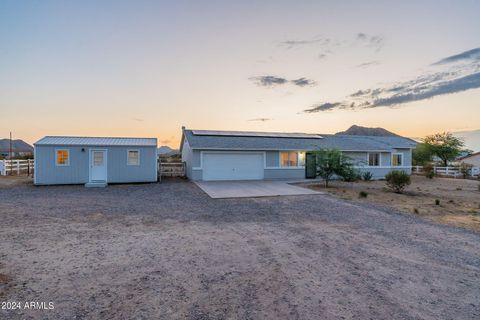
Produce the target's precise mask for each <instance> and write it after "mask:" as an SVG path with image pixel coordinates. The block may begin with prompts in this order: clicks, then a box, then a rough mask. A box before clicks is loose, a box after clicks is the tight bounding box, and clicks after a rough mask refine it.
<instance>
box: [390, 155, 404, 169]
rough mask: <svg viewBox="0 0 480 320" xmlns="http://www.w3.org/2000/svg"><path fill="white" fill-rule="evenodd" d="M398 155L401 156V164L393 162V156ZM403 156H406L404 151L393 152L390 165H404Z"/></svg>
mask: <svg viewBox="0 0 480 320" xmlns="http://www.w3.org/2000/svg"><path fill="white" fill-rule="evenodd" d="M397 155H399V156H400V158H401V160H400V164H399V165H394V164H393V156H397ZM403 158H404V157H403V153H402V152H392V158H391V162H390V165H391V166H392V167H403Z"/></svg>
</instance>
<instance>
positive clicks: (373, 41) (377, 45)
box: [356, 32, 385, 51]
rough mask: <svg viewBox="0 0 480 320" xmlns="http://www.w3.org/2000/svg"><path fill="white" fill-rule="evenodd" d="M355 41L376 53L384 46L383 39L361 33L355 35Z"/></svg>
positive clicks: (378, 36)
mask: <svg viewBox="0 0 480 320" xmlns="http://www.w3.org/2000/svg"><path fill="white" fill-rule="evenodd" d="M356 40H357V42H360V43H362V44H364V45H365V46H367V47H370V48H373V49H375V50H376V51H380V50H381V49H382V48H383V46H384V44H385V38H384V37H382V36H380V35H369V34H366V33H363V32H359V33H357V36H356Z"/></svg>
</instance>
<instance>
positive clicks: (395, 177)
mask: <svg viewBox="0 0 480 320" xmlns="http://www.w3.org/2000/svg"><path fill="white" fill-rule="evenodd" d="M385 180H387V186H388V187H389V188H390V189H391V190H393V191H394V192H396V193H402V192H403V189H405V187H406V186H408V185H410V183H411V180H410V176H409V175H408V174H407V173H405V172H404V171H396V170H394V171H390V172H389V173H388V174H387V175H386V176H385Z"/></svg>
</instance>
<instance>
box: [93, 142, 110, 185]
mask: <svg viewBox="0 0 480 320" xmlns="http://www.w3.org/2000/svg"><path fill="white" fill-rule="evenodd" d="M96 181H99V182H107V150H96V149H93V150H90V182H96Z"/></svg>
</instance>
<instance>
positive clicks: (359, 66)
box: [355, 60, 380, 68]
mask: <svg viewBox="0 0 480 320" xmlns="http://www.w3.org/2000/svg"><path fill="white" fill-rule="evenodd" d="M379 64H380V62H379V61H376V60H375V61H368V62H364V63H360V64H358V65H356V66H355V67H357V68H367V67H371V66H376V65H379Z"/></svg>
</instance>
